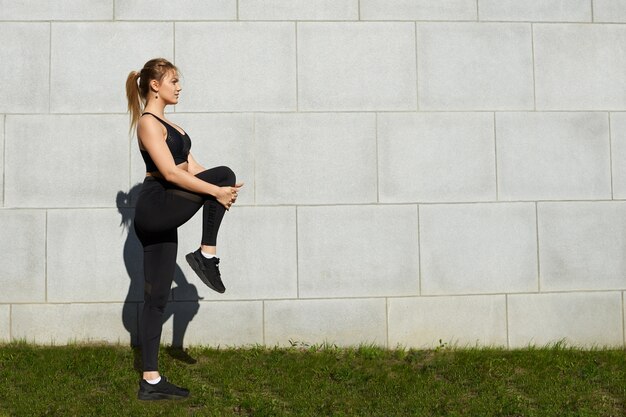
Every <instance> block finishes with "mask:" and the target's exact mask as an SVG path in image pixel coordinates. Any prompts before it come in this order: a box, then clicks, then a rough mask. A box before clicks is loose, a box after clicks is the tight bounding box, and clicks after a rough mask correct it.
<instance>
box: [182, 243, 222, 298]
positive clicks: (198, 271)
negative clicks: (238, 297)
mask: <svg viewBox="0 0 626 417" xmlns="http://www.w3.org/2000/svg"><path fill="white" fill-rule="evenodd" d="M185 259H186V260H187V263H188V264H189V266H190V267H191V269H193V272H195V273H196V275H197V276H198V278H200V280H201V281H202V282H204V283H205V284H206V286H207V287H209V288H210V289H212V290H213V291H215V292H218V293H220V294H224V292H225V291H226V289H225V288H224V290H223V291H220V290H218V289H217V288H215V287H214V286H213V284H211V282H210V281H209V280H208V279H206V278H205V277H204V275H203V274H202V269H200V265H199V264H198V261H196V258H194V256H193V253H188V254H187V255H186V256H185Z"/></svg>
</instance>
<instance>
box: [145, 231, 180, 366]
mask: <svg viewBox="0 0 626 417" xmlns="http://www.w3.org/2000/svg"><path fill="white" fill-rule="evenodd" d="M137 232H138V233H137V235H138V237H139V239H140V241H141V243H142V245H143V248H144V261H143V267H144V274H145V282H144V306H143V314H142V318H141V349H142V357H143V370H144V373H149V372H157V371H158V369H159V368H158V357H159V344H160V341H161V330H162V327H163V314H164V311H165V306H166V305H167V301H168V298H169V294H170V288H171V286H172V280H173V278H174V271H175V268H176V250H177V246H178V241H177V233H176V229H172V230H169V231H167V232H163V233H159V234H149V233H144V232H142V231H140V230H138V231H137Z"/></svg>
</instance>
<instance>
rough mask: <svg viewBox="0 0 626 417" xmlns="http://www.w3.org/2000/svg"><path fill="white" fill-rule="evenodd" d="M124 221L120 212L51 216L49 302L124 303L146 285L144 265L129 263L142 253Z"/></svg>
mask: <svg viewBox="0 0 626 417" xmlns="http://www.w3.org/2000/svg"><path fill="white" fill-rule="evenodd" d="M123 210H127V209H122V211H123ZM129 216H130V215H129V214H128V213H126V214H124V217H129ZM121 219H122V215H121V214H120V213H119V212H118V211H117V210H116V209H91V210H84V209H83V210H50V211H48V240H47V260H48V262H47V268H48V281H47V283H48V301H51V302H83V301H95V302H105V301H106V302H116V301H124V300H125V299H127V298H128V293H129V290H130V289H132V287H133V285H132V284H134V285H136V284H137V283H136V282H135V281H136V280H139V282H140V284H139V285H143V279H142V278H141V277H142V276H143V275H142V272H141V271H142V270H141V268H142V265H141V263H140V262H141V259H136V257H131V258H128V257H126V259H125V251H126V255H128V253H134V254H136V253H137V249H135V245H136V242H135V241H132V240H131V239H129V236H131V235H128V231H127V229H126V228H125V227H124V226H123V224H122V222H121V221H120V220H121ZM131 237H132V236H131ZM140 294H141V295H143V291H140ZM131 299H133V300H136V297H131Z"/></svg>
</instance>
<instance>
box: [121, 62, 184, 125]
mask: <svg viewBox="0 0 626 417" xmlns="http://www.w3.org/2000/svg"><path fill="white" fill-rule="evenodd" d="M170 71H174V72H176V73H178V68H176V66H175V65H174V64H172V63H171V62H170V61H168V60H167V59H165V58H154V59H151V60H150V61H148V62H146V64H145V65H144V66H143V68H142V69H141V71H139V72H137V71H131V72H130V73H129V74H128V78H126V98H127V99H128V112H129V113H130V130H131V131H132V130H133V129H134V128H135V126H137V122H138V121H139V118H140V117H141V111H142V109H143V108H144V107H145V106H146V102H147V100H148V93H149V92H150V81H152V80H157V81H159V82H161V80H163V77H165V75H166V74H167V73H169V72H170Z"/></svg>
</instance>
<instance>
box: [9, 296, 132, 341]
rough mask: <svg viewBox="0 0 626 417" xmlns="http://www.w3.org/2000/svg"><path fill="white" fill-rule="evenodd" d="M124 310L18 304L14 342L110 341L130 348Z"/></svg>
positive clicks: (99, 305) (112, 305)
mask: <svg viewBox="0 0 626 417" xmlns="http://www.w3.org/2000/svg"><path fill="white" fill-rule="evenodd" d="M123 307H124V306H123V304H122V303H92V304H89V303H85V304H83V303H76V304H15V305H13V306H12V307H11V308H12V316H11V332H12V335H13V339H14V340H16V339H18V340H19V339H23V340H25V341H27V342H34V343H39V344H55V345H64V344H67V343H74V342H108V343H121V344H124V345H126V344H130V343H131V341H130V333H129V330H127V329H126V328H125V327H124V323H123V321H122V311H123ZM130 314H132V313H130ZM131 322H133V321H132V320H131ZM134 322H136V320H134ZM132 331H133V332H134V331H135V329H132Z"/></svg>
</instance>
